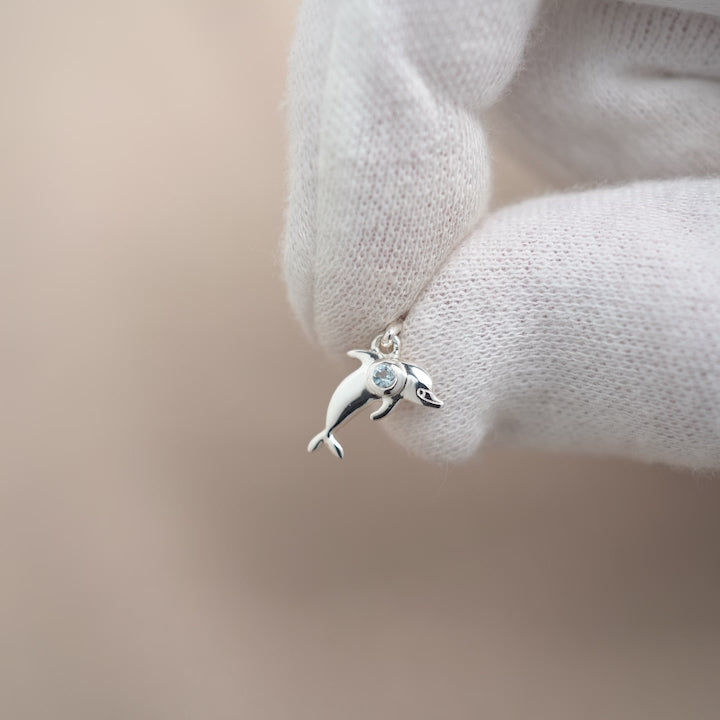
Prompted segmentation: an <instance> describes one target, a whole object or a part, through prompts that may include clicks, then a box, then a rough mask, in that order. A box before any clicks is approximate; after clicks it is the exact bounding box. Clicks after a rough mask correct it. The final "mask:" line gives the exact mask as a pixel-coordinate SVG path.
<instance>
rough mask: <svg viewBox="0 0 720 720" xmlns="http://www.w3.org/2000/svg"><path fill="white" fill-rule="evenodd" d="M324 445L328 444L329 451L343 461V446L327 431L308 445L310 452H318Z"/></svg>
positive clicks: (318, 435) (320, 433)
mask: <svg viewBox="0 0 720 720" xmlns="http://www.w3.org/2000/svg"><path fill="white" fill-rule="evenodd" d="M323 443H327V446H328V450H330V452H334V453H335V454H336V455H337V456H338V457H339V458H340V459H341V460H342V456H343V449H342V445H341V444H340V443H339V442H338V441H337V440H336V439H335V436H334V435H333V434H332V433H329V432H325V430H323V431H322V432H319V433H318V434H317V435H316V436H315V437H314V438H313V439H312V440H311V441H310V443H309V444H308V452H313V451H314V450H317V449H318V448H319V447H320V446H321V445H322V444H323Z"/></svg>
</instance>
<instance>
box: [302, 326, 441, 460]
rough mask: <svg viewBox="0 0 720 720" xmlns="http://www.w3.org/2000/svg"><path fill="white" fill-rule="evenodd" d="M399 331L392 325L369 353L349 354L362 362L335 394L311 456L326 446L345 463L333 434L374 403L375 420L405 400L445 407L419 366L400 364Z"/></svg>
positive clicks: (314, 440)
mask: <svg viewBox="0 0 720 720" xmlns="http://www.w3.org/2000/svg"><path fill="white" fill-rule="evenodd" d="M397 327H398V326H397V324H393V325H391V326H389V328H388V329H387V330H386V331H385V333H383V334H381V335H378V336H377V337H376V338H375V339H374V340H373V342H372V344H371V345H370V349H369V350H350V351H349V352H348V355H349V356H350V357H352V358H355V359H356V360H359V361H360V367H359V368H358V369H357V370H355V371H354V372H352V373H350V375H348V376H347V377H346V378H345V379H344V380H343V381H342V382H341V383H340V384H339V385H338V386H337V388H336V390H335V392H334V393H333V394H332V397H331V398H330V403H329V404H328V409H327V416H326V418H325V429H324V430H322V431H321V432H319V433H318V434H317V435H316V436H315V437H314V438H313V439H312V440H311V441H310V444H309V445H308V452H313V450H317V449H318V448H319V447H320V445H322V444H323V443H324V444H325V445H327V447H328V449H329V450H330V452H332V453H335V455H337V456H338V457H339V458H341V459H342V457H343V454H344V453H343V449H342V445H340V443H339V442H338V441H337V439H336V438H335V435H333V431H334V430H335V429H336V428H338V427H339V426H340V425H342V424H343V423H344V422H345V421H347V420H349V419H350V418H351V417H352V416H353V415H355V413H357V412H358V410H361V409H362V408H363V407H365V405H367V404H368V403H369V402H370V401H372V400H379V401H380V403H381V404H380V407H379V408H377V410H375V412H373V413H372V414H371V415H370V417H371V418H372V419H373V420H380V418H384V417H385V416H386V415H387V414H388V413H389V412H390V411H391V410H392V409H393V408H394V407H395V406H396V405H397V404H398V402H400V400H403V399H405V400H409V401H410V402H414V403H416V404H418V405H425V406H426V407H434V408H440V407H442V405H443V403H442V400H439V399H438V398H437V397H436V396H435V395H434V394H433V392H432V380H431V379H430V376H429V375H428V374H427V373H426V372H425V371H424V370H423V369H422V368H419V367H418V366H417V365H411V364H410V363H405V362H401V361H400V357H399V355H400V338H399V337H398V333H399V330H398V329H396V328H397ZM386 350H387V351H386Z"/></svg>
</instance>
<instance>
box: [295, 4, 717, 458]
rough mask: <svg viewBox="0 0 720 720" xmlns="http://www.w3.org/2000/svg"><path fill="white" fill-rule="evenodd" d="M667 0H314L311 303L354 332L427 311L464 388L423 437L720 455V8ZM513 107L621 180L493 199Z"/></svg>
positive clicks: (415, 341) (353, 340)
mask: <svg viewBox="0 0 720 720" xmlns="http://www.w3.org/2000/svg"><path fill="white" fill-rule="evenodd" d="M660 5H667V3H657V6H654V7H651V6H648V5H634V4H631V3H621V2H612V3H586V2H579V1H578V2H553V3H547V4H543V3H540V2H538V1H536V0H535V1H531V0H525V1H516V2H506V1H504V0H503V1H501V0H495V1H493V0H487V1H486V2H483V3H478V2H477V1H476V0H472V1H469V0H453V1H450V0H447V1H445V2H429V1H428V0H404V1H403V0H398V2H393V3H387V2H370V1H369V0H366V1H364V2H361V1H360V0H355V1H353V0H346V1H344V2H340V1H339V0H308V1H306V2H305V3H304V5H303V7H302V9H301V13H300V17H299V20H298V27H297V33H296V38H295V43H294V47H293V52H292V57H291V64H290V76H289V86H288V94H289V134H290V178H289V204H288V212H287V228H286V239H285V246H284V267H285V273H286V279H287V284H288V289H289V295H290V300H291V303H292V305H293V307H294V309H295V311H296V313H297V315H298V317H299V319H300V321H301V322H302V324H303V326H304V327H305V329H306V330H307V332H308V334H309V335H310V336H311V337H312V338H313V339H314V340H315V341H317V342H320V343H321V344H322V345H324V346H325V347H326V348H328V350H329V351H331V352H333V353H341V352H344V351H345V350H347V349H349V348H351V347H363V346H365V345H367V343H368V340H369V339H370V338H371V337H373V336H374V334H376V333H377V332H379V331H380V330H381V329H382V328H383V327H384V326H385V325H386V324H387V323H388V322H389V321H391V320H393V319H395V318H396V317H398V316H401V315H405V314H407V319H406V322H405V327H404V331H403V344H404V346H403V350H404V354H405V355H406V357H407V358H408V359H411V360H412V361H413V362H417V363H418V364H420V365H422V366H424V367H426V368H427V369H428V370H429V371H430V372H431V373H432V375H433V379H434V382H435V385H434V388H435V389H436V390H437V393H438V395H439V396H440V397H442V398H443V400H445V407H444V408H443V410H442V411H440V412H428V411H427V410H424V409H423V408H420V407H403V406H402V404H401V405H400V406H399V407H398V408H397V409H396V410H395V411H394V412H393V414H392V415H390V416H389V417H388V418H387V419H385V420H383V421H382V424H383V425H384V426H385V427H388V428H389V429H390V431H391V433H392V434H393V435H394V436H395V437H396V438H397V439H398V440H399V441H400V442H401V443H403V444H404V445H405V446H406V447H408V448H409V449H410V450H411V451H413V452H415V453H417V454H420V455H422V456H425V457H429V458H432V459H435V460H445V461H459V460H462V459H465V458H467V457H469V456H470V455H472V454H473V453H474V452H475V451H476V450H477V448H478V447H479V446H480V445H481V444H482V443H483V441H484V440H486V439H488V438H493V439H495V440H496V441H500V442H512V443H520V444H524V445H531V446H535V447H541V448H546V449H553V450H568V449H569V450H574V451H588V452H595V453H599V452H602V453H612V454H619V455H625V456H630V457H634V458H637V459H642V460H647V461H662V462H667V463H671V464H675V465H686V466H690V467H695V468H709V467H720V179H718V177H717V174H718V173H720V91H719V90H718V88H719V87H720V85H718V80H719V79H720V18H719V17H717V16H720V7H718V6H716V5H714V4H713V3H708V2H697V3H695V5H694V9H696V10H698V11H703V12H691V11H690V10H687V8H688V7H690V6H691V5H692V3H685V4H684V7H685V8H686V10H685V11H679V10H674V9H672V8H667V7H660ZM712 11H715V12H716V15H717V16H713V15H711V14H708V13H710V12H712ZM491 108H493V112H494V113H496V114H497V116H498V117H499V118H501V121H502V126H501V129H502V131H503V132H505V133H507V135H508V136H509V137H512V138H514V139H515V141H516V148H517V150H518V152H520V153H524V154H525V155H526V157H527V158H528V159H529V160H530V161H531V162H534V163H536V164H538V165H541V166H542V168H543V170H544V171H546V172H551V173H553V174H554V175H555V176H556V177H557V178H559V179H561V180H563V181H564V182H565V183H566V184H567V185H571V184H572V183H574V182H577V181H578V180H580V181H583V182H591V183H593V185H594V186H595V187H594V188H593V189H589V190H586V191H583V192H577V191H575V192H567V193H563V194H559V195H555V196H548V197H543V198H536V199H532V200H529V201H526V202H524V203H521V204H518V205H516V206H513V207H508V208H504V209H502V210H499V211H497V212H494V213H490V214H489V213H488V202H489V198H490V194H491V190H492V181H491V171H490V169H491V162H490V154H489V149H488V142H487V138H486V134H485V131H484V130H483V123H484V122H485V115H486V112H487V111H488V110H490V109H491ZM496 122H497V121H496ZM621 183H626V184H621ZM600 185H607V186H608V187H600ZM610 186H612V187H610Z"/></svg>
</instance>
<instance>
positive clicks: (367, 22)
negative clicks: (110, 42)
mask: <svg viewBox="0 0 720 720" xmlns="http://www.w3.org/2000/svg"><path fill="white" fill-rule="evenodd" d="M538 4H539V0H524V1H523V2H507V0H505V1H502V0H492V1H487V2H484V3H478V2H477V0H454V1H452V2H449V1H445V2H431V1H430V0H406V1H405V2H393V3H388V2H376V3H373V2H367V1H365V2H361V1H359V0H358V1H356V2H349V1H345V2H341V1H340V0H308V1H307V2H305V3H304V5H303V7H302V9H301V13H300V17H299V21H298V27H297V33H296V38H295V43H294V48H293V53H292V57H291V63H290V76H289V87H288V95H289V97H288V100H289V104H288V110H289V133H290V177H289V206H288V212H287V227H286V238H285V248H284V265H285V273H286V280H287V283H288V290H289V294H290V300H291V302H292V304H293V306H294V308H295V311H296V312H297V314H298V316H299V318H300V319H301V322H302V323H303V324H304V326H305V328H306V329H307V330H308V331H309V332H310V333H311V334H313V335H314V336H315V337H316V338H317V339H318V340H319V341H320V342H321V343H322V344H324V345H325V346H327V347H329V348H331V349H334V350H341V349H343V348H347V347H349V346H352V345H353V344H354V343H355V344H357V343H361V344H362V343H363V342H367V338H368V337H369V336H370V335H371V334H372V333H373V332H375V331H377V330H378V328H380V327H382V326H383V325H384V324H385V323H387V322H389V321H390V320H392V319H394V318H395V317H398V316H400V315H402V314H404V313H405V312H406V311H407V310H408V309H409V307H410V306H411V304H412V302H413V301H414V299H415V298H416V297H417V295H418V293H419V292H420V290H421V289H422V288H423V287H424V286H425V285H426V283H427V282H428V280H429V279H430V278H431V277H432V275H433V274H434V272H435V271H436V269H437V268H438V266H439V265H440V264H441V263H442V262H443V260H444V259H445V257H446V256H447V255H448V253H449V252H450V251H451V250H452V249H453V248H454V247H455V246H456V245H457V244H458V243H459V242H460V241H461V240H462V239H463V238H464V237H466V236H467V235H468V233H469V232H470V230H471V229H472V228H473V227H474V226H475V225H476V224H477V223H478V222H479V220H480V219H481V217H482V216H483V214H484V213H485V211H486V208H487V203H488V198H489V195H490V164H489V154H488V150H487V143H486V139H485V136H484V134H483V131H482V127H481V125H480V120H479V115H480V113H481V111H482V110H483V109H484V108H486V107H488V106H489V105H491V104H492V103H493V102H495V100H496V99H497V98H498V96H499V95H500V93H501V92H502V91H503V89H504V88H505V87H506V86H507V84H508V82H509V81H510V79H511V78H512V76H513V74H514V73H515V71H516V70H517V67H518V65H519V63H520V61H521V58H522V53H523V49H524V46H525V43H526V39H527V35H528V33H529V31H530V29H531V27H532V24H533V20H534V17H535V13H536V10H537V5H538Z"/></svg>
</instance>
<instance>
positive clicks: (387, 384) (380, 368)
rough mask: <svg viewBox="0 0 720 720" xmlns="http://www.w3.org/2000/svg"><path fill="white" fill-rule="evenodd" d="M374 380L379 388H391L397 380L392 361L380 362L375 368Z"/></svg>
mask: <svg viewBox="0 0 720 720" xmlns="http://www.w3.org/2000/svg"><path fill="white" fill-rule="evenodd" d="M372 380H373V382H374V383H375V384H376V385H377V386H378V387H379V388H383V390H387V389H388V388H391V387H392V386H393V385H394V384H395V381H396V380H397V376H396V375H395V369H394V368H393V366H392V365H391V364H390V363H385V362H384V363H380V364H378V365H377V367H376V368H375V370H373V374H372Z"/></svg>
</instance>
